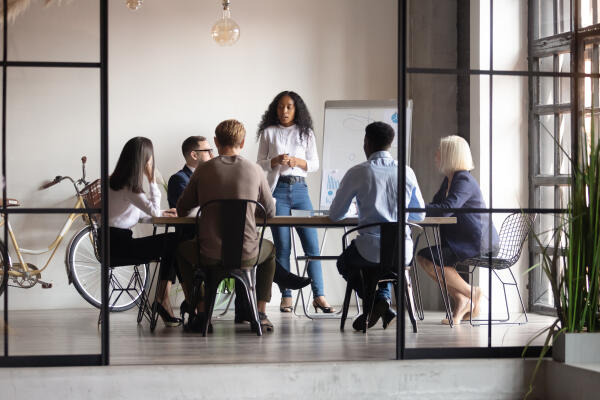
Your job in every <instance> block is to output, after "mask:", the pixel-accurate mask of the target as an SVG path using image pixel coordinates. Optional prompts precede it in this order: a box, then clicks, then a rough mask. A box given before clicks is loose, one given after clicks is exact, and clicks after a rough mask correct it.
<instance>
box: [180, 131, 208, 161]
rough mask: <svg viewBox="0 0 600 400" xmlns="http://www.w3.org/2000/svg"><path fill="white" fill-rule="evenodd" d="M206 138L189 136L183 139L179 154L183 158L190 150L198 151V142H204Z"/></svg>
mask: <svg viewBox="0 0 600 400" xmlns="http://www.w3.org/2000/svg"><path fill="white" fill-rule="evenodd" d="M205 141H206V138H205V137H204V136H190V137H189V138H187V139H185V140H184V141H183V143H182V144H181V152H182V153H183V156H184V157H187V156H188V155H189V154H190V152H191V151H192V150H198V149H197V148H196V147H198V142H205Z"/></svg>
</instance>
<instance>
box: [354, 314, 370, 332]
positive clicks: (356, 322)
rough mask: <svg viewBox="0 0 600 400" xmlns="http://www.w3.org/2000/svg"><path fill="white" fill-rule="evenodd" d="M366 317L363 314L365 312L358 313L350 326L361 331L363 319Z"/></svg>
mask: <svg viewBox="0 0 600 400" xmlns="http://www.w3.org/2000/svg"><path fill="white" fill-rule="evenodd" d="M366 318H367V317H366V316H365V314H360V315H359V316H358V317H356V319H355V320H354V321H353V322H352V328H354V330H355V331H362V330H363V328H364V327H365V319H366Z"/></svg>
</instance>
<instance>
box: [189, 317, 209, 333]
mask: <svg viewBox="0 0 600 400" xmlns="http://www.w3.org/2000/svg"><path fill="white" fill-rule="evenodd" d="M205 322H206V313H203V312H202V313H198V314H190V317H189V318H188V322H187V324H185V325H184V326H183V329H184V330H185V331H186V332H194V333H202V330H203V329H204V324H205ZM212 332H213V327H212V324H211V323H209V324H208V333H212Z"/></svg>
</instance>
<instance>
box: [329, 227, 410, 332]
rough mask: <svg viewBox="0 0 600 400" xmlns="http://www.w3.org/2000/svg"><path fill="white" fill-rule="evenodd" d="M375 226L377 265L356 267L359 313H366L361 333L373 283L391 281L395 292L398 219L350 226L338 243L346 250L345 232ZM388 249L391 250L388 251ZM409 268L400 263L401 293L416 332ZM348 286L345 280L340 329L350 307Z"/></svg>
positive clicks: (368, 308)
mask: <svg viewBox="0 0 600 400" xmlns="http://www.w3.org/2000/svg"><path fill="white" fill-rule="evenodd" d="M375 226H379V227H380V230H381V243H380V248H379V251H380V253H379V254H380V259H379V261H380V262H379V267H377V268H360V269H359V270H358V273H359V276H360V280H361V284H362V290H363V313H365V314H366V318H365V326H364V327H363V333H366V331H367V326H368V323H369V319H370V316H371V310H373V306H374V302H375V290H376V287H377V284H378V283H380V282H392V283H393V284H394V289H395V291H396V296H398V275H397V274H396V273H395V270H394V269H395V267H396V265H397V264H398V262H399V260H398V223H397V222H380V223H373V224H366V225H362V226H358V227H356V228H353V229H351V230H349V231H347V232H346V233H344V235H343V236H342V246H343V248H344V250H346V236H347V235H348V234H350V233H352V232H356V231H359V230H361V229H365V228H369V227H375ZM390 249H391V251H390ZM409 270H410V268H407V267H404V274H405V278H406V287H405V289H406V290H405V291H404V293H403V295H404V296H406V300H407V303H408V304H409V307H407V310H408V314H409V318H410V320H411V324H412V326H413V332H415V333H416V332H417V322H416V318H415V314H414V309H415V301H414V297H413V287H412V281H411V278H410V272H409ZM351 293H352V288H351V287H350V284H349V283H347V284H346V293H345V296H344V305H343V307H342V318H341V321H340V330H341V331H343V330H344V325H345V323H346V319H347V316H348V309H349V307H350V296H351Z"/></svg>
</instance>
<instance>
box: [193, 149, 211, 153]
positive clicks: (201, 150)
mask: <svg viewBox="0 0 600 400" xmlns="http://www.w3.org/2000/svg"><path fill="white" fill-rule="evenodd" d="M192 151H193V152H195V153H198V152H203V151H208V153H209V154H212V152H213V149H198V150H192Z"/></svg>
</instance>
